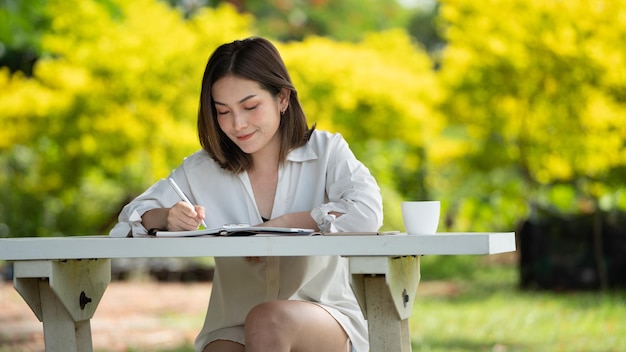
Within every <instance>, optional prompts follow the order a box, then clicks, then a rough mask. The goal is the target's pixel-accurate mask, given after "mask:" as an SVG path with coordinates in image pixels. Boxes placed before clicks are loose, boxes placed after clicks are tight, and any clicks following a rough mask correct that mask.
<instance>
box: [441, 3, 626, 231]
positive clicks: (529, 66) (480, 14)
mask: <svg viewBox="0 0 626 352" xmlns="http://www.w3.org/2000/svg"><path fill="white" fill-rule="evenodd" d="M504 18H506V20H503V19H504ZM440 21H441V22H440V23H441V25H442V28H443V29H444V32H445V36H446V39H447V41H448V43H449V44H448V46H447V47H446V49H445V50H444V52H443V58H442V62H441V71H440V73H439V79H440V82H441V83H442V86H443V87H444V88H443V91H444V92H445V93H446V98H445V99H444V101H445V103H444V104H442V106H441V111H442V114H444V115H445V116H446V117H447V119H448V123H447V124H446V131H445V135H446V136H448V139H449V140H450V143H454V144H456V145H457V149H456V150H458V154H457V155H456V156H454V155H451V157H452V158H445V159H442V160H440V163H439V164H438V165H439V166H438V167H439V168H440V170H441V172H442V174H443V175H447V176H448V177H446V178H443V179H442V182H441V183H440V184H438V185H437V187H438V189H440V190H446V191H445V192H444V193H443V194H445V196H444V197H446V198H449V199H457V200H459V201H458V202H457V205H458V207H459V214H460V215H461V216H460V218H463V219H466V220H465V222H464V223H462V224H459V226H460V227H463V228H473V229H476V228H477V227H478V226H481V227H482V226H484V227H488V226H491V228H492V229H493V228H502V227H504V226H505V224H507V223H508V224H512V223H514V221H515V219H520V218H523V217H525V216H526V215H527V212H528V210H529V208H528V207H527V205H529V204H534V205H539V206H541V207H551V208H556V209H557V210H560V211H567V212H578V211H593V210H594V209H595V207H596V206H599V207H600V208H603V209H604V210H610V209H617V208H621V209H624V208H626V195H625V193H624V191H625V190H624V186H623V179H624V177H626V172H624V166H625V165H626V145H625V143H624V140H626V119H625V118H624V116H626V104H625V102H626V83H625V82H626V80H625V79H624V78H625V77H626V51H624V50H623V46H622V45H621V43H622V42H623V38H624V34H625V33H626V2H625V1H623V0H607V1H582V0H581V1H525V0H512V1H511V0H506V1H503V0H487V1H483V2H471V1H460V0H444V1H442V7H441V18H440ZM452 160H455V161H454V162H453V163H452V162H451V161H452ZM470 199H471V201H466V202H464V201H463V200H470ZM583 200H591V202H587V201H583ZM589 203H591V204H592V207H591V208H590V209H589V208H587V209H586V210H585V209H582V208H583V207H582V205H583V204H589ZM496 214H497V216H495V215H496ZM473 224H474V225H473ZM476 224H479V225H478V226H475V225H476ZM486 229H488V228H486Z"/></svg>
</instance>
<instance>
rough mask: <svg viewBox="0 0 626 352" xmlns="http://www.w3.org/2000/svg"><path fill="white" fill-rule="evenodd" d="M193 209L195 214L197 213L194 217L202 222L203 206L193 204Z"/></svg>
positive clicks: (203, 215)
mask: <svg viewBox="0 0 626 352" xmlns="http://www.w3.org/2000/svg"><path fill="white" fill-rule="evenodd" d="M194 209H195V211H196V214H198V215H197V216H196V218H197V219H198V221H199V222H202V220H204V219H205V218H206V214H205V209H204V207H203V206H202V205H194Z"/></svg>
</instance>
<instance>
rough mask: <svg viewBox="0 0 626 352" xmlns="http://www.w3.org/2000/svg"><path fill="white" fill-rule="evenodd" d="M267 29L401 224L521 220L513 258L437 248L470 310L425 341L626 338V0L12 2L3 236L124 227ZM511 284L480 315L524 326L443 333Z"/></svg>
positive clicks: (438, 274) (420, 343)
mask: <svg viewBox="0 0 626 352" xmlns="http://www.w3.org/2000/svg"><path fill="white" fill-rule="evenodd" d="M252 35H260V36H264V37H267V38H269V39H270V40H272V41H273V42H274V43H275V44H276V45H277V46H278V48H279V50H280V51H281V53H282V55H283V58H284V60H285V62H286V64H287V66H288V69H289V70H290V73H291V75H292V79H293V80H294V83H295V86H296V88H297V89H298V92H299V97H300V99H301V102H302V104H303V106H304V109H305V112H306V113H307V116H308V120H309V123H310V124H312V123H317V125H318V128H320V129H325V130H330V131H333V132H340V133H342V134H343V135H344V137H345V138H346V139H347V141H348V142H349V144H350V146H351V148H352V149H353V150H354V152H355V154H356V155H357V157H358V158H359V159H360V160H362V161H363V162H364V163H365V164H366V166H367V167H368V168H369V169H370V170H371V172H372V173H373V174H374V176H375V177H376V178H377V180H378V182H379V184H380V186H381V189H382V192H383V198H384V202H385V203H384V207H385V219H384V227H383V229H384V230H403V229H404V226H403V224H402V218H401V214H400V203H401V201H403V200H427V199H436V200H440V201H441V202H442V216H441V221H440V225H439V231H441V232H443V231H455V232H463V231H500V232H502V231H507V232H508V231H515V232H516V235H517V239H518V251H517V253H514V254H512V255H507V256H496V257H495V258H490V259H488V258H476V257H463V258H460V257H459V258H450V257H431V258H427V257H425V258H424V260H423V265H422V275H423V280H424V281H426V283H428V281H429V280H431V281H432V282H440V280H443V281H445V283H446V284H445V285H444V286H443V287H448V289H450V287H452V288H451V289H450V290H451V291H450V290H448V289H446V290H444V291H445V292H448V293H446V294H445V295H443V296H441V297H440V296H437V295H435V296H434V297H435V298H433V300H432V301H430V302H431V307H432V309H433V311H432V313H429V317H430V318H429V319H435V318H437V317H438V314H439V312H442V315H443V316H445V315H446V314H450V316H449V317H448V318H444V317H443V316H439V317H440V318H441V320H437V321H432V324H434V325H428V324H426V323H425V322H424V321H423V320H422V319H418V318H415V319H416V320H419V321H420V322H419V323H417V322H416V323H415V324H412V326H413V327H414V328H415V329H416V330H415V332H414V333H413V336H414V350H419V351H422V350H423V351H431V350H432V351H436V350H437V349H438V348H443V349H444V350H448V351H449V350H458V351H482V350H497V351H504V350H507V349H508V350H526V348H529V350H546V351H556V350H561V351H573V350H578V351H618V350H625V349H626V341H624V338H623V337H620V335H622V336H623V335H626V322H624V318H623V316H626V315H624V314H625V313H626V308H625V305H626V304H625V299H624V297H625V295H624V294H623V290H622V289H623V288H624V287H625V286H626V258H625V257H626V233H625V227H626V226H625V225H626V216H625V212H624V211H625V209H626V182H625V180H626V49H625V47H624V43H625V42H626V0H606V1H586V0H569V1H557V0H546V1H530V0H485V1H470V0H440V1H437V0H333V1H329V0H270V1H261V0H256V1H255V0H239V1H235V0H231V1H218V0H167V1H166V0H133V1H122V0H29V1H20V0H0V237H25V236H74V235H87V234H106V233H107V232H108V230H109V229H110V228H111V227H112V226H113V224H114V223H115V222H116V217H117V214H118V212H119V211H120V209H121V207H122V206H123V205H124V204H126V203H127V202H129V201H130V200H131V199H133V198H134V197H135V196H137V195H138V194H140V193H141V192H142V191H143V190H145V189H146V188H147V187H149V186H150V185H151V184H152V183H154V182H155V181H156V180H158V179H159V178H162V177H165V176H167V174H168V173H169V172H170V171H171V170H172V169H173V168H174V167H176V166H177V165H179V164H180V162H181V161H182V159H183V158H184V157H185V156H187V155H189V154H191V153H193V152H194V151H196V150H198V149H199V148H200V146H199V143H198V139H197V133H196V118H197V108H198V96H199V91H200V80H201V77H202V72H203V69H204V65H205V64H206V60H207V59H208V56H209V55H210V54H211V53H212V51H213V50H214V49H215V48H216V47H217V46H218V45H220V44H222V43H224V42H229V41H232V40H235V39H241V38H244V37H248V36H252ZM189 265H191V266H192V267H193V270H197V269H198V266H200V267H205V268H206V270H209V271H210V266H211V264H210V262H206V261H202V262H200V263H198V262H194V263H191V264H190V263H185V264H184V265H183V266H189ZM155 266H158V268H157V269H155V268H154V267H155ZM163 266H164V264H163V263H158V264H146V263H145V262H142V263H141V265H138V264H137V263H131V264H128V263H118V264H117V266H116V268H117V269H118V270H119V273H120V274H119V277H127V276H128V272H129V271H132V270H135V271H136V270H143V271H144V272H146V273H148V272H154V271H155V270H157V271H158V270H161V269H162V268H163ZM131 267H132V268H134V269H132V268H131ZM172 267H175V268H180V267H181V264H180V262H178V261H176V264H172ZM3 268H4V269H3V272H4V276H6V277H10V268H9V267H8V266H4V267H3ZM137 268H139V269H137ZM176 270H178V269H176ZM176 270H173V271H176ZM146 275H149V274H146ZM206 275H207V274H206V273H203V274H199V276H200V277H203V278H206ZM169 277H171V276H169ZM177 277H181V276H180V275H179V276H177ZM155 278H156V276H155ZM477 283H478V285H477ZM448 285H452V286H448ZM426 287H428V286H426ZM437 287H440V286H437ZM494 288H497V290H496V291H499V292H502V293H501V295H502V296H500V294H496V293H494V290H493V289H494ZM520 289H521V290H520ZM545 291H548V292H545ZM450 292H453V294H449V293H450ZM573 292H576V293H575V297H572V296H569V295H571V294H574V293H573ZM493 294H495V295H496V297H495V298H494V299H495V300H496V301H497V302H496V303H493V304H494V305H493V306H486V307H485V306H483V307H482V308H479V309H478V311H482V312H486V311H499V309H502V317H506V316H510V312H511V309H513V310H515V308H511V307H507V306H508V304H513V305H514V304H516V303H512V302H517V303H518V304H519V308H518V310H521V311H524V312H525V313H521V312H519V311H518V312H517V313H518V314H520V318H519V319H520V320H519V321H517V323H519V324H520V325H515V324H517V323H515V324H513V325H512V326H511V327H510V335H507V333H500V332H498V330H499V328H500V327H503V326H504V324H502V322H501V321H496V322H493V321H492V320H488V321H481V320H480V319H491V318H489V317H487V315H489V314H487V313H485V314H481V313H479V312H475V314H474V315H473V318H471V319H469V318H467V317H468V316H470V317H471V316H472V314H470V313H469V312H468V311H466V313H468V314H464V315H462V316H463V319H469V320H468V321H467V324H468V325H467V326H463V325H461V326H460V327H458V329H457V330H454V328H451V329H453V330H451V332H449V335H445V334H444V335H443V336H442V335H441V334H442V333H444V332H445V331H448V329H442V328H441V327H442V326H441V325H437V324H442V323H443V324H444V325H445V326H447V327H449V328H450V327H451V326H453V324H452V325H451V324H450V322H451V321H454V322H458V316H457V315H456V314H458V313H456V314H455V313H453V312H459V311H463V309H474V306H473V305H471V303H469V302H475V301H489V300H488V299H487V298H488V297H491V295H493ZM529 295H531V296H529ZM545 295H548V296H545ZM563 295H567V296H566V297H567V298H566V299H563V297H564V296H563ZM459 297H460V298H459ZM535 298H537V299H535ZM458 299H462V302H465V303H467V304H470V306H469V307H465V306H463V304H465V303H463V304H462V303H460V302H459V301H455V300H458ZM438 300H444V301H445V304H442V305H441V306H437V302H439V301H438ZM450 300H452V302H456V304H458V305H457V306H455V308H450V306H451V301H450ZM516 300H520V301H519V302H518V301H516ZM500 301H502V302H508V303H501V302H500ZM426 302H429V301H428V300H426ZM538 302H544V303H545V302H549V303H548V306H554V305H556V306H559V305H561V304H563V305H565V306H564V307H568V306H567V304H575V305H576V306H575V307H574V308H572V311H571V312H576V314H578V313H580V312H581V309H579V308H580V307H585V309H588V310H586V311H590V312H591V313H590V315H589V316H585V315H582V316H581V315H575V317H576V318H573V317H572V316H570V315H569V313H567V312H569V311H567V312H565V313H564V312H563V311H562V310H558V309H559V308H557V311H556V312H553V311H550V310H549V309H548V308H546V307H545V306H544V307H543V308H540V309H539V310H537V311H535V313H532V312H533V309H537V308H536V307H532V306H533V305H535V304H538V305H541V304H540V303H538ZM568 302H569V303H568ZM572 302H574V303H572ZM484 304H488V303H484ZM417 306H418V307H421V308H420V309H423V310H426V312H428V309H430V308H429V305H428V304H426V305H419V304H418V305H417ZM453 306H454V305H453ZM590 306H594V307H596V308H597V310H591V308H590ZM522 307H526V308H527V309H526V308H522ZM564 309H565V308H564ZM446 312H448V313H446ZM541 312H546V313H547V314H548V315H549V318H548V317H546V319H548V321H550V322H554V320H553V319H555V317H558V318H560V319H562V324H561V323H560V322H556V323H554V324H556V325H554V326H553V325H551V324H550V323H546V324H547V325H546V324H544V325H542V324H540V323H541V322H542V319H541V317H537V315H540V314H542V313H541ZM416 314H417V313H416ZM423 314H424V313H420V316H423ZM528 314H535V315H532V316H529V315H528ZM572 314H574V313H572ZM581 314H582V313H581ZM619 314H621V315H619ZM0 315H1V313H0ZM495 315H497V314H495ZM591 316H592V317H593V318H590V317H591ZM502 319H504V318H502ZM576 319H580V320H576ZM583 321H584V322H586V323H585V324H592V326H587V325H584V324H582V325H583V327H582V329H583V330H582V331H583V332H582V333H581V330H578V329H581V324H578V323H576V322H583ZM590 321H591V323H589V322H590ZM572 322H573V323H572ZM594 322H595V325H593V324H594ZM477 323H478V324H479V325H489V326H491V325H492V326H493V328H492V329H491V330H490V329H488V331H486V332H485V334H483V335H481V333H480V332H477V333H476V334H474V335H467V336H465V335H464V334H467V332H463V329H466V328H467V327H472V326H476V324H477ZM424 324H426V325H424ZM570 324H573V325H575V328H573V330H567V329H571V328H572V327H571V326H570ZM564 325H566V326H564ZM531 326H535V327H536V328H535V329H534V330H532V329H531V328H530V327H531ZM413 327H412V329H413ZM526 328H528V329H531V330H528V331H529V332H528V333H527V334H524V333H520V332H521V331H526V330H525V329H526ZM428 329H432V331H431V330H428ZM562 329H565V330H562ZM0 330H1V329H0ZM537 330H541V331H542V333H543V334H540V333H537ZM547 331H549V332H547ZM562 331H566V332H562ZM561 332H562V333H561ZM433 334H435V336H438V337H436V340H432V339H431V340H429V336H432V335H433ZM437 334H439V335H437ZM594 334H597V335H594ZM607 334H608V335H609V336H614V338H608V339H607V338H606V335H607ZM420 336H421V337H420ZM459 336H464V337H459ZM515 336H517V337H515ZM0 337H1V332H0ZM536 339H539V341H536ZM600 340H602V341H608V342H599V341H600ZM0 342H1V339H0ZM529 346H530V347H529ZM542 348H545V349H542Z"/></svg>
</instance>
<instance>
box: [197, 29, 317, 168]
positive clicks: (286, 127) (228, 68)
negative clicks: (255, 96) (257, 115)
mask: <svg viewBox="0 0 626 352" xmlns="http://www.w3.org/2000/svg"><path fill="white" fill-rule="evenodd" d="M229 75H232V76H236V77H239V78H243V79H248V80H251V81H255V82H258V83H259V85H260V86H261V88H262V89H265V90H267V91H268V92H269V93H270V94H271V95H272V96H273V97H277V96H278V94H279V93H280V90H281V88H286V89H288V90H290V95H289V106H288V107H287V110H286V111H285V113H284V114H283V115H282V116H281V119H280V125H279V127H278V132H277V133H278V134H279V136H280V152H279V153H280V154H279V160H280V162H281V163H282V162H284V161H285V159H286V158H287V154H288V153H289V152H290V151H291V150H292V149H294V148H297V147H300V146H302V145H304V144H306V142H307V141H308V139H309V137H310V135H311V132H312V131H313V130H314V129H315V126H313V127H312V128H311V129H309V128H308V125H307V121H306V116H305V115H304V111H303V110H302V107H301V105H300V102H299V101H298V95H297V92H296V89H295V88H294V86H293V84H292V83H291V78H290V77H289V73H288V72H287V68H286V67H285V63H284V62H283V60H282V58H281V57H280V54H279V53H278V50H277V49H276V47H275V46H274V45H273V44H272V43H270V42H269V41H268V40H266V39H263V38H257V37H253V38H247V39H244V40H236V41H234V42H232V43H228V44H223V45H221V46H220V47H218V48H217V49H216V50H215V52H213V54H212V55H211V57H210V58H209V61H208V63H207V65H206V68H205V70H204V76H203V77H202V91H201V92H200V108H199V111H198V136H199V138H200V145H201V146H202V148H203V149H204V150H206V151H207V153H209V155H210V156H211V157H212V158H213V159H214V160H215V161H217V162H218V163H219V164H220V165H221V166H222V168H224V169H226V170H229V171H232V172H233V173H240V172H243V171H245V170H248V169H250V167H252V158H251V156H250V155H249V154H246V153H244V152H243V151H242V150H241V149H240V148H239V147H238V146H237V145H236V144H235V143H233V142H232V141H231V140H230V139H229V138H228V136H227V135H226V134H225V133H224V132H223V131H222V129H221V128H220V127H219V125H218V123H217V112H216V109H215V104H214V101H213V96H212V94H211V89H212V87H213V84H214V83H215V82H216V81H217V80H219V79H220V78H222V77H225V76H229Z"/></svg>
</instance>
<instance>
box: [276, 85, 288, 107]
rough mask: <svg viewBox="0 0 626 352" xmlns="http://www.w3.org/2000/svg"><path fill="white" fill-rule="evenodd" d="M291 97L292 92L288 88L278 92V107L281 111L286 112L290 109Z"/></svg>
mask: <svg viewBox="0 0 626 352" xmlns="http://www.w3.org/2000/svg"><path fill="white" fill-rule="evenodd" d="M290 97H291V91H290V90H289V89H287V88H281V89H280V92H278V105H279V106H280V111H285V110H287V108H288V107H289V98H290Z"/></svg>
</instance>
